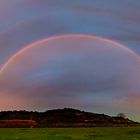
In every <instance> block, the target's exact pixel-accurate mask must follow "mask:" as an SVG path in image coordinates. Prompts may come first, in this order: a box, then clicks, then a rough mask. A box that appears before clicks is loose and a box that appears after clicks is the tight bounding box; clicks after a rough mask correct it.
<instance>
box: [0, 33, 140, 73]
mask: <svg viewBox="0 0 140 140" xmlns="http://www.w3.org/2000/svg"><path fill="white" fill-rule="evenodd" d="M69 37H75V38H76V37H78V38H81V39H85V38H87V39H98V40H101V41H105V42H106V43H111V44H113V45H115V46H117V47H120V48H122V49H125V50H126V51H127V52H128V53H129V54H130V55H133V56H135V57H136V59H137V60H139V61H140V56H139V55H138V54H136V53H135V52H134V51H132V50H131V49H129V48H128V47H127V46H125V45H122V44H120V43H118V42H116V41H113V40H110V39H106V38H103V37H100V36H95V35H85V34H66V35H57V36H52V37H48V38H45V39H41V40H38V41H35V42H32V43H31V44H29V45H27V46H25V47H23V48H22V49H20V50H19V51H17V52H16V53H15V54H13V55H12V56H11V57H10V58H9V59H8V60H7V61H6V62H5V63H4V64H3V65H2V67H1V69H0V75H1V74H2V73H3V72H4V70H5V69H6V68H7V66H8V65H9V64H10V63H11V62H12V61H13V60H14V59H15V58H16V57H17V56H19V55H20V54H22V53H24V52H25V51H27V50H28V49H30V48H32V47H34V46H38V45H39V44H42V43H44V42H49V41H52V40H55V39H62V38H69Z"/></svg>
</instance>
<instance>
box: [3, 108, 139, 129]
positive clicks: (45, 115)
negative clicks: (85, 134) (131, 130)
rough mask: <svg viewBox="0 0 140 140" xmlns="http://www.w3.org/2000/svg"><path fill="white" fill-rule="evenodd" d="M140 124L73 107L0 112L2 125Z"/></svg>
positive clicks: (80, 125)
mask: <svg viewBox="0 0 140 140" xmlns="http://www.w3.org/2000/svg"><path fill="white" fill-rule="evenodd" d="M107 126H110V127H112V126H114V127H115V126H140V123H138V122H134V121H132V120H129V119H127V118H123V117H111V116H108V115H105V114H96V113H90V112H85V111H80V110H76V109H71V108H64V109H55V110H48V111H46V112H32V111H31V112H29V111H3V112H0V127H107Z"/></svg>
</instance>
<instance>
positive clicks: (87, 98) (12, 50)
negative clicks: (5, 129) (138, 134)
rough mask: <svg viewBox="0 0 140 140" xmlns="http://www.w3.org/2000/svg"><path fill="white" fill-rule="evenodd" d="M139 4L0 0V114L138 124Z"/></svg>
mask: <svg viewBox="0 0 140 140" xmlns="http://www.w3.org/2000/svg"><path fill="white" fill-rule="evenodd" d="M139 7H140V1H138V0H117V1H116V0H106V1H101V0H94V1H93V0H10V1H9V0H0V110H37V111H45V110H47V109H54V108H64V107H72V108H76V109H81V110H85V111H91V112H95V113H105V114H108V115H116V114H117V113H120V112H123V113H125V114H126V116H128V117H129V118H131V119H133V120H136V121H140V111H139V105H140V56H139V55H140V47H139V46H140V27H139V25H140V14H139V13H140V8H139Z"/></svg>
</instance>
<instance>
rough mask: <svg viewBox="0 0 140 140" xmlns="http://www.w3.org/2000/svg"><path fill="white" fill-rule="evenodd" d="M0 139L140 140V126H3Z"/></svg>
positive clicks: (0, 130)
mask: <svg viewBox="0 0 140 140" xmlns="http://www.w3.org/2000/svg"><path fill="white" fill-rule="evenodd" d="M0 140H140V128H139V127H113V128H112V127H108V128H20V129H18V128H10V129H9V128H1V129H0Z"/></svg>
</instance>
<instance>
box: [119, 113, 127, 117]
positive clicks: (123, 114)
mask: <svg viewBox="0 0 140 140" xmlns="http://www.w3.org/2000/svg"><path fill="white" fill-rule="evenodd" d="M117 117H121V118H126V115H125V113H118V114H117Z"/></svg>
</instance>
